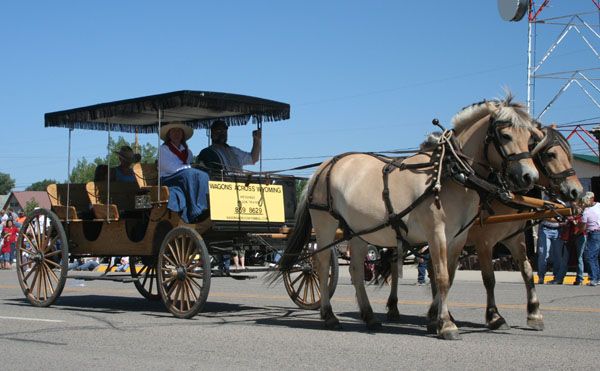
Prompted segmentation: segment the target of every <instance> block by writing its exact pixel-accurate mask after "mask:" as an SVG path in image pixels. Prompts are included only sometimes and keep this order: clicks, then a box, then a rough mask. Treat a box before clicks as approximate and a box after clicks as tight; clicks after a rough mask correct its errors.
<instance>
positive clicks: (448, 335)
mask: <svg viewBox="0 0 600 371" xmlns="http://www.w3.org/2000/svg"><path fill="white" fill-rule="evenodd" d="M440 338H441V339H444V340H462V337H461V336H460V334H459V333H458V330H448V331H445V332H442V333H440Z"/></svg>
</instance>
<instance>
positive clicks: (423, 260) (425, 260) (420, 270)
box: [417, 245, 430, 286]
mask: <svg viewBox="0 0 600 371" xmlns="http://www.w3.org/2000/svg"><path fill="white" fill-rule="evenodd" d="M418 253H419V256H417V285H418V286H423V285H426V284H427V283H428V280H427V279H426V278H425V274H426V273H427V264H429V258H430V256H429V246H427V245H425V246H423V247H422V248H421V249H419V251H418Z"/></svg>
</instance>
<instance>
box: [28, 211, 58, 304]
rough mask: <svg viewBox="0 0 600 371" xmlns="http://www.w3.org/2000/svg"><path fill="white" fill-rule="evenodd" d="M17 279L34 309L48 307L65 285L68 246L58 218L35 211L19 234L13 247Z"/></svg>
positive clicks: (44, 212)
mask: <svg viewBox="0 0 600 371" xmlns="http://www.w3.org/2000/svg"><path fill="white" fill-rule="evenodd" d="M16 251H17V255H16V260H17V277H18V278H19V284H20V285H21V289H22V290H23V293H24V294H25V297H27V299H28V300H29V301H30V302H31V304H33V305H35V306H40V307H45V306H49V305H51V304H52V303H54V301H55V300H56V298H58V297H59V296H60V294H61V292H62V290H63V288H64V286H65V281H66V279H67V267H68V256H69V255H68V243H67V237H66V234H65V231H64V229H63V226H62V224H61V222H60V220H59V218H58V217H57V216H56V215H55V214H54V213H52V212H51V211H49V210H45V209H38V210H36V211H34V213H33V214H32V215H31V216H29V217H28V218H27V219H26V220H25V222H24V223H23V225H22V227H21V230H20V231H19V238H18V239H17V246H16Z"/></svg>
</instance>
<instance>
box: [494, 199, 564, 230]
mask: <svg viewBox="0 0 600 371" xmlns="http://www.w3.org/2000/svg"><path fill="white" fill-rule="evenodd" d="M511 201H512V202H514V203H517V204H520V205H524V206H529V207H532V208H549V209H548V210H542V211H530V212H524V213H515V214H503V215H493V216H488V217H486V218H483V221H482V224H495V223H504V222H512V221H516V220H528V219H549V218H554V217H556V216H557V215H560V216H570V215H572V210H571V208H570V207H565V206H564V205H562V204H559V203H556V202H552V201H547V200H542V199H539V198H533V197H527V196H520V195H512V200H511Z"/></svg>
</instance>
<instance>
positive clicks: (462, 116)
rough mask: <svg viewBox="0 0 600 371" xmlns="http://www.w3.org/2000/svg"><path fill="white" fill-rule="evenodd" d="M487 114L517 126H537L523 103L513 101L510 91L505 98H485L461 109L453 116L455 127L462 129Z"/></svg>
mask: <svg viewBox="0 0 600 371" xmlns="http://www.w3.org/2000/svg"><path fill="white" fill-rule="evenodd" d="M487 115H493V116H494V118H495V119H496V120H506V121H510V122H512V123H513V125H514V126H517V127H535V125H536V124H534V120H533V119H532V118H531V116H530V115H529V114H528V113H527V111H526V110H525V106H524V105H523V104H522V103H517V102H513V95H512V93H510V92H509V91H507V92H506V97H504V98H503V99H493V100H489V101H488V100H483V101H481V102H477V103H474V104H471V105H470V106H467V107H465V108H463V109H462V110H460V111H459V112H458V113H457V114H456V115H454V117H453V118H452V123H453V124H454V129H455V130H457V131H461V130H463V129H465V128H466V127H468V126H470V125H471V124H473V123H475V122H477V121H479V120H481V119H482V118H484V117H485V116H487Z"/></svg>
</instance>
